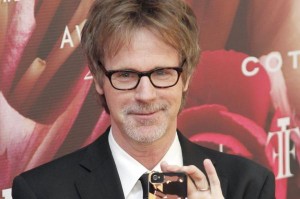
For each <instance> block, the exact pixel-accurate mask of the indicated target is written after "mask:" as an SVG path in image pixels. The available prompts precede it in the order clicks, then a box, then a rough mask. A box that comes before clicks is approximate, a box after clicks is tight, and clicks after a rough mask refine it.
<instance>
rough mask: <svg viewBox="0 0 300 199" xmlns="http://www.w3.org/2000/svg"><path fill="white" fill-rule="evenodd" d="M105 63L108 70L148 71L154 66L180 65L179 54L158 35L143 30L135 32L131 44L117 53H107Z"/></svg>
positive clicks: (125, 45) (128, 43)
mask: <svg viewBox="0 0 300 199" xmlns="http://www.w3.org/2000/svg"><path fill="white" fill-rule="evenodd" d="M104 63H105V64H104V65H105V66H106V69H107V70H116V69H125V68H126V69H130V68H131V69H138V70H140V69H141V70H148V69H152V68H153V67H154V66H176V65H178V64H179V54H178V52H177V50H176V49H175V48H173V47H172V46H170V45H168V44H167V43H166V42H164V41H163V39H161V38H160V37H159V36H158V34H155V33H153V32H152V31H149V30H148V29H144V28H142V29H139V30H137V31H135V32H134V33H133V35H132V37H131V38H130V40H129V42H127V43H125V44H123V45H122V46H121V47H120V48H119V50H118V51H117V52H116V53H114V54H112V53H110V54H109V53H105V57H104Z"/></svg>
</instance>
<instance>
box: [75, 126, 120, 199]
mask: <svg viewBox="0 0 300 199" xmlns="http://www.w3.org/2000/svg"><path fill="white" fill-rule="evenodd" d="M80 166H81V167H82V169H85V170H86V175H84V176H82V177H80V178H79V179H78V180H77V181H76V187H77V190H78V192H79V195H80V196H81V198H82V199H90V198H95V199H97V198H118V199H122V198H124V195H123V190H122V186H121V182H120V179H119V175H118V172H117V169H116V165H115V162H114V160H113V157H112V154H111V151H110V148H109V144H108V131H106V132H105V134H104V135H102V136H101V137H100V138H99V139H98V140H97V141H95V142H94V143H93V144H92V145H90V146H89V147H88V149H87V152H86V155H85V157H84V158H83V160H82V161H81V163H80Z"/></svg>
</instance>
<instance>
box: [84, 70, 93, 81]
mask: <svg viewBox="0 0 300 199" xmlns="http://www.w3.org/2000/svg"><path fill="white" fill-rule="evenodd" d="M83 79H84V80H91V79H93V76H92V74H91V72H90V71H89V72H88V73H87V74H86V75H85V76H84V78H83Z"/></svg>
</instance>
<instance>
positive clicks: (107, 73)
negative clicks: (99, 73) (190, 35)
mask: <svg viewBox="0 0 300 199" xmlns="http://www.w3.org/2000/svg"><path fill="white" fill-rule="evenodd" d="M185 62H186V60H184V61H183V62H182V64H181V65H180V66H176V67H164V68H154V69H152V70H149V71H145V72H139V71H135V70H109V71H108V70H106V68H105V67H104V65H102V64H101V63H99V66H100V68H101V69H102V70H103V72H104V74H105V76H106V77H107V78H108V79H109V82H110V84H111V86H112V87H113V88H114V89H116V90H122V91H126V90H133V89H135V88H137V87H138V85H139V83H140V81H141V78H142V77H144V76H147V77H148V78H149V80H150V82H151V84H152V85H153V86H154V87H155V88H170V87H173V86H175V85H176V84H177V83H178V81H179V78H180V75H181V73H182V72H183V66H184V64H185ZM101 66H102V67H101ZM163 69H173V70H175V71H176V72H177V80H176V81H175V83H174V84H172V85H169V86H157V85H155V84H154V83H153V82H152V79H151V74H152V73H153V72H155V71H158V70H163ZM117 72H133V73H135V74H137V75H138V77H139V79H138V81H137V83H136V85H135V86H133V87H132V88H127V89H120V88H117V87H115V86H114V84H113V83H112V80H111V79H112V78H111V77H112V75H113V74H114V73H117Z"/></svg>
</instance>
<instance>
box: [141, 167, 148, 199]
mask: <svg viewBox="0 0 300 199" xmlns="http://www.w3.org/2000/svg"><path fill="white" fill-rule="evenodd" d="M139 180H140V181H141V183H142V188H143V199H148V173H145V174H143V175H142V176H141V177H140V178H139Z"/></svg>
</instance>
